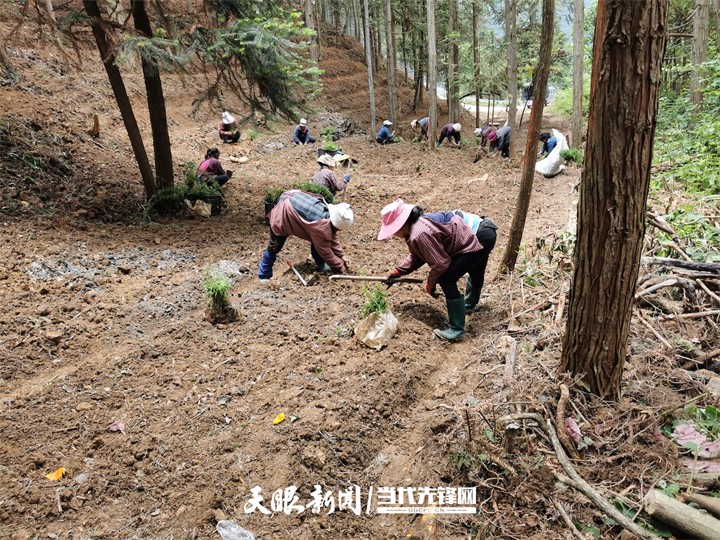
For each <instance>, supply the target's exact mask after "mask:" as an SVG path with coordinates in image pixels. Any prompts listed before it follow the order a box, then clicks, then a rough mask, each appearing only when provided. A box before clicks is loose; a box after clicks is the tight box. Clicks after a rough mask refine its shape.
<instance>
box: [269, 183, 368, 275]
mask: <svg viewBox="0 0 720 540" xmlns="http://www.w3.org/2000/svg"><path fill="white" fill-rule="evenodd" d="M268 220H269V222H270V240H269V242H268V246H267V249H266V250H265V252H264V253H263V256H262V260H261V261H260V266H259V267H258V277H259V278H260V281H261V282H265V281H267V280H269V279H270V278H271V277H272V275H273V265H274V264H275V259H276V258H277V254H278V253H280V250H282V248H283V246H284V245H285V242H286V240H287V238H288V236H297V237H298V238H302V239H303V240H308V241H309V242H310V254H311V255H312V258H313V260H314V261H315V263H316V264H317V269H318V272H329V271H330V270H333V271H335V272H339V273H343V272H346V271H347V266H348V260H347V257H346V256H345V252H344V251H343V248H342V246H341V245H340V241H339V240H338V232H339V231H347V230H348V229H350V227H351V226H352V224H353V221H354V220H355V216H354V215H353V211H352V209H351V208H350V205H349V204H348V203H340V204H328V203H327V202H326V201H325V199H323V197H322V195H317V194H315V193H305V192H304V191H300V190H297V189H293V190H290V191H286V192H285V193H283V194H282V195H280V197H279V198H278V203H277V205H276V206H275V208H273V209H272V210H271V211H270V214H269V215H268Z"/></svg>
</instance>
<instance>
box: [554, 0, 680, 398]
mask: <svg viewBox="0 0 720 540" xmlns="http://www.w3.org/2000/svg"><path fill="white" fill-rule="evenodd" d="M667 12H668V0H653V1H651V2H627V1H625V0H600V2H598V12H597V13H598V15H597V23H596V28H595V40H594V43H595V45H594V51H593V70H592V73H593V75H592V81H591V93H590V116H589V119H588V134H587V147H586V150H585V160H584V161H585V171H584V176H583V181H582V183H581V184H580V202H579V206H578V230H577V240H576V245H575V271H574V275H573V283H572V287H571V290H570V303H569V309H568V321H567V326H566V329H565V338H564V343H563V351H562V360H561V365H560V372H564V371H570V372H571V373H572V374H573V375H577V376H579V377H580V378H581V383H580V384H581V385H582V386H583V387H584V388H586V389H587V390H589V391H590V392H592V393H594V394H597V395H599V396H602V397H604V398H607V399H617V398H618V397H619V395H620V381H621V378H622V373H623V367H624V363H625V356H626V354H627V338H628V334H629V332H630V318H631V315H632V305H633V301H634V293H635V286H636V283H637V278H638V270H639V268H640V257H641V255H642V246H643V237H644V234H645V210H646V208H645V207H646V203H647V196H648V189H649V185H650V165H651V161H652V147H653V139H654V136H655V116H656V113H657V106H658V96H659V89H660V80H661V73H660V68H661V66H662V58H663V54H664V52H665V43H666V39H667V31H668V29H667Z"/></svg>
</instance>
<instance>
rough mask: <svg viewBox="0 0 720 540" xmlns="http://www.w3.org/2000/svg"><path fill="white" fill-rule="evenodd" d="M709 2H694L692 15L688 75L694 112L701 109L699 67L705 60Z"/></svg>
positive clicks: (698, 0) (700, 76)
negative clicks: (690, 69)
mask: <svg viewBox="0 0 720 540" xmlns="http://www.w3.org/2000/svg"><path fill="white" fill-rule="evenodd" d="M708 2H709V0H695V11H694V13H693V41H692V73H691V74H690V101H691V102H692V103H693V109H694V112H696V113H697V112H700V109H701V108H702V89H703V86H704V85H703V82H702V73H700V65H701V64H702V63H703V62H705V61H706V60H707V53H708V21H709V18H710V5H709V3H708Z"/></svg>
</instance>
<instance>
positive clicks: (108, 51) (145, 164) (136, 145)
mask: <svg viewBox="0 0 720 540" xmlns="http://www.w3.org/2000/svg"><path fill="white" fill-rule="evenodd" d="M83 5H84V6H85V11H86V12H87V14H88V16H89V17H90V19H91V26H92V31H93V35H94V36H95V42H96V43H97V47H98V51H100V58H101V59H102V62H103V65H104V66H105V72H106V73H107V76H108V80H109V81H110V87H111V88H112V90H113V94H114V95H115V101H116V102H117V104H118V109H120V115H121V116H122V119H123V123H124V124H125V129H126V130H127V132H128V137H129V139H130V145H131V146H132V149H133V152H134V153H135V159H136V160H137V162H138V167H139V168H140V175H141V176H142V179H143V184H144V185H145V196H146V197H147V198H150V197H152V195H154V194H155V192H156V191H157V188H156V186H155V179H154V178H153V172H152V168H151V167H150V161H149V160H148V156H147V152H146V151H145V145H144V144H143V140H142V135H141V134H140V128H139V127H138V124H137V120H136V119H135V113H134V112H133V109H132V105H131V103H130V98H129V97H128V94H127V90H126V89H125V83H124V82H123V79H122V75H121V74H120V70H119V69H118V67H117V66H116V65H115V51H114V50H113V48H112V46H111V44H110V42H109V39H108V37H109V36H108V34H107V31H109V29H107V28H105V27H104V25H103V22H102V18H101V17H100V8H99V7H98V5H97V2H96V0H83Z"/></svg>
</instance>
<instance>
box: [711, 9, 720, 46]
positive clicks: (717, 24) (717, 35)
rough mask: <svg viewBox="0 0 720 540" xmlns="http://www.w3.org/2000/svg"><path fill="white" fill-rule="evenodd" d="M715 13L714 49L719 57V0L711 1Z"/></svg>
mask: <svg viewBox="0 0 720 540" xmlns="http://www.w3.org/2000/svg"><path fill="white" fill-rule="evenodd" d="M713 7H714V9H713V11H714V12H715V48H716V49H717V53H718V54H719V55H720V0H713Z"/></svg>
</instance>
